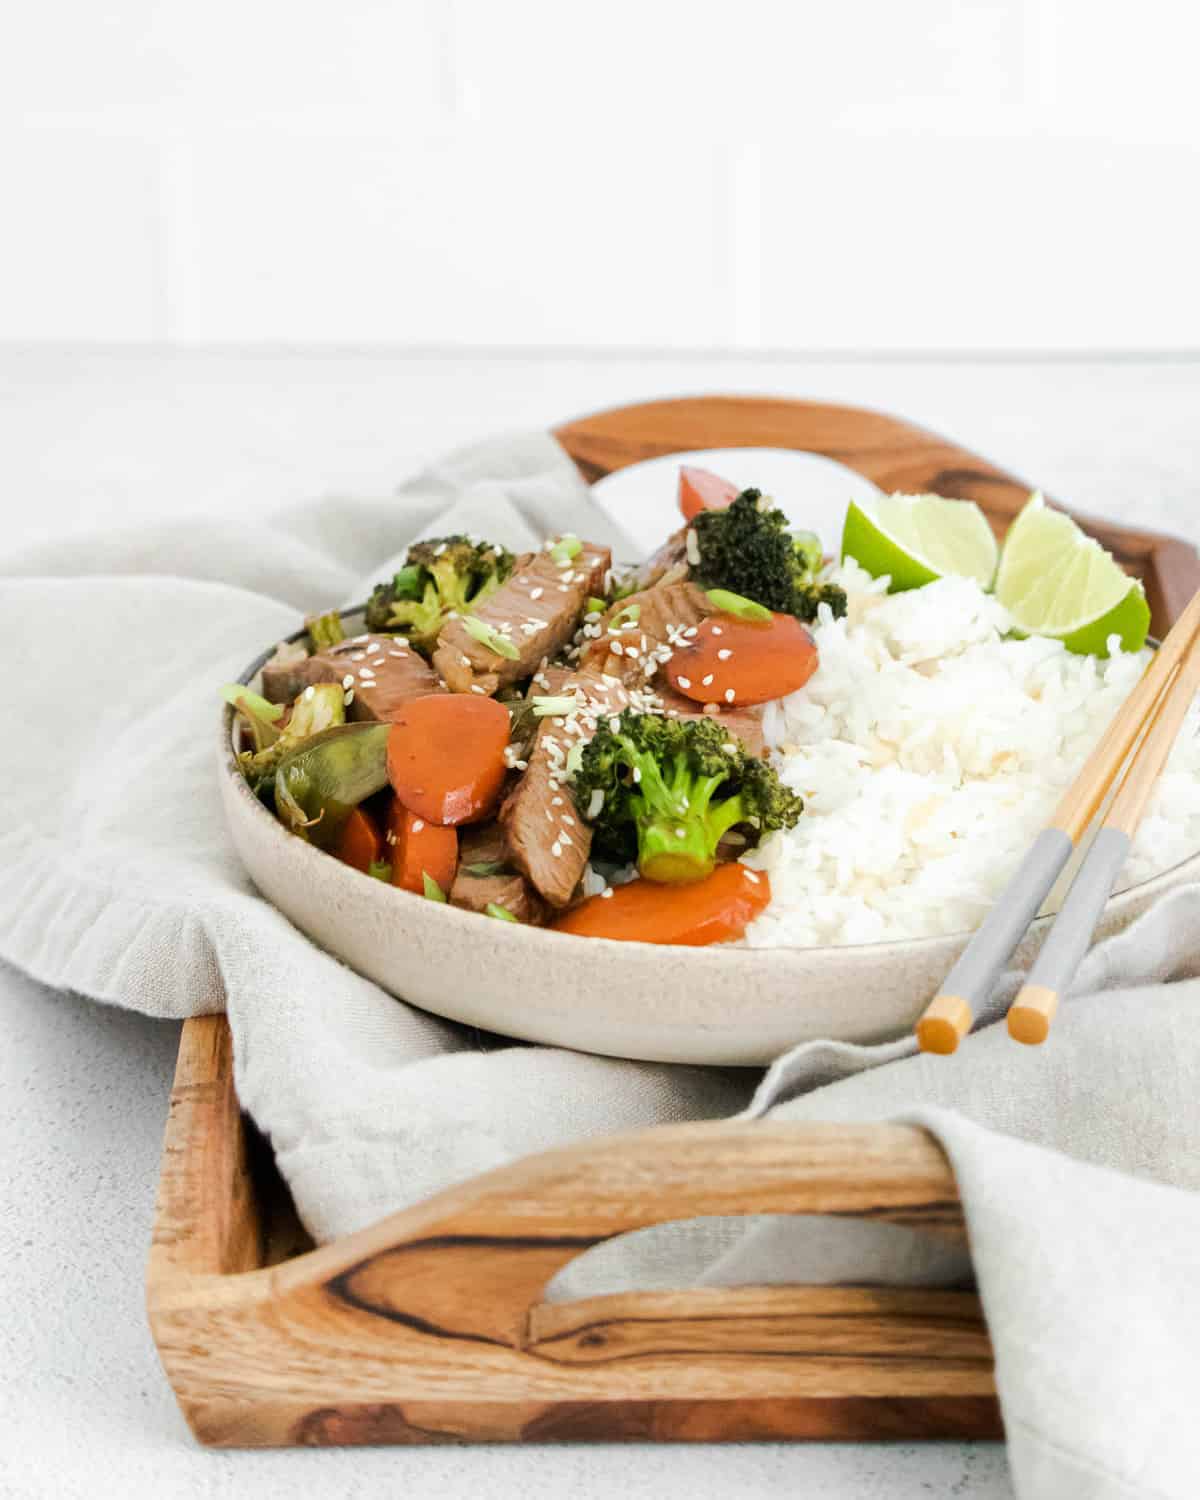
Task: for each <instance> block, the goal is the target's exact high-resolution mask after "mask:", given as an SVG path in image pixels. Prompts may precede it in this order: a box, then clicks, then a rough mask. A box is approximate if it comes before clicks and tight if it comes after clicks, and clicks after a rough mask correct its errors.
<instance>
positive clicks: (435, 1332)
mask: <svg viewBox="0 0 1200 1500" xmlns="http://www.w3.org/2000/svg"><path fill="white" fill-rule="evenodd" d="M185 1030H186V1031H187V1032H188V1033H189V1036H188V1041H187V1044H186V1045H185V1046H184V1047H183V1048H182V1049H181V1053H180V1060H179V1071H178V1076H177V1080H176V1087H175V1090H174V1092H173V1095H172V1107H171V1114H170V1118H169V1122H168V1130H167V1143H166V1148H165V1152H164V1172H163V1181H162V1186H161V1189H160V1195H159V1213H158V1219H157V1222H156V1228H155V1236H154V1243H153V1246H152V1250H151V1258H150V1268H149V1275H148V1305H149V1313H150V1321H151V1326H152V1329H153V1332H154V1337H155V1340H156V1342H157V1344H158V1348H159V1352H160V1355H161V1358H162V1361H163V1365H164V1368H165V1369H166V1371H167V1374H168V1376H169V1378H170V1380H171V1383H172V1385H173V1387H174V1388H175V1391H176V1394H177V1396H178V1398H179V1401H180V1405H181V1407H182V1409H183V1411H184V1414H185V1416H186V1417H187V1420H188V1422H189V1423H190V1424H191V1426H192V1429H193V1431H194V1432H195V1433H196V1435H197V1437H199V1438H200V1439H201V1441H203V1442H206V1443H212V1444H219V1445H254V1446H257V1445H270V1444H285V1443H318V1442H321V1443H324V1442H351V1443H352V1442H418V1441H420V1442H425V1441H448V1440H452V1439H464V1438H470V1439H478V1440H488V1441H499V1440H517V1439H522V1438H525V1439H529V1438H536V1439H538V1440H548V1439H551V1438H554V1439H566V1438H594V1437H599V1436H607V1437H646V1436H657V1437H663V1438H666V1437H670V1438H678V1439H685V1438H691V1439H696V1440H711V1439H713V1438H715V1437H725V1438H734V1437H737V1438H749V1437H756V1436H757V1437H764V1436H772V1437H778V1436H781V1435H790V1436H809V1437H828V1436H842V1437H845V1436H895V1435H897V1434H899V1433H904V1434H906V1435H909V1436H911V1435H914V1434H919V1433H927V1434H933V1433H938V1432H941V1433H944V1432H947V1431H952V1432H956V1433H960V1434H964V1435H965V1434H969V1433H970V1434H975V1435H995V1433H996V1432H997V1431H998V1417H997V1412H996V1405H995V1399H994V1384H993V1379H992V1372H991V1353H990V1348H989V1346H988V1342H987V1337H986V1332H985V1330H984V1327H983V1321H982V1314H981V1313H980V1310H979V1304H978V1301H977V1299H976V1298H975V1297H974V1296H973V1295H972V1294H971V1293H965V1292H964V1293H947V1292H923V1291H907V1290H904V1291H894V1290H892V1291H889V1290H887V1289H871V1288H837V1287H828V1288H827V1287H814V1288H792V1287H762V1288H747V1289H739V1290H737V1291H733V1292H713V1291H705V1290H699V1291H682V1292H656V1293H651V1294H628V1295H625V1296H622V1297H619V1298H600V1299H590V1300H589V1301H587V1302H581V1303H571V1304H565V1305H559V1304H546V1303H544V1302H543V1300H542V1297H543V1291H544V1288H545V1285H546V1283H547V1282H548V1281H549V1280H550V1278H551V1277H552V1276H553V1275H554V1274H555V1273H556V1272H557V1271H558V1270H560V1269H561V1268H562V1267H563V1266H564V1265H565V1264H566V1263H567V1262H568V1261H569V1260H571V1259H572V1258H573V1257H574V1256H575V1255H577V1254H579V1253H580V1252H581V1251H583V1250H585V1249H587V1248H589V1247H590V1246H592V1245H595V1244H599V1243H600V1242H601V1241H603V1240H605V1239H608V1238H610V1237H612V1236H614V1235H617V1234H621V1233H624V1232H626V1231H627V1230H631V1229H637V1228H643V1227H646V1226H647V1225H650V1224H655V1223H660V1222H663V1221H665V1220H668V1219H681V1218H689V1217H693V1216H695V1215H699V1214H736V1213H752V1212H753V1213H758V1212H762V1213H826V1214H829V1213H832V1214H847V1215H855V1216H861V1217H868V1218H879V1219H885V1220H887V1221H888V1222H893V1223H900V1224H906V1225H910V1226H920V1227H924V1228H926V1229H928V1230H930V1231H931V1232H934V1233H938V1234H945V1235H954V1236H958V1235H961V1233H962V1216H961V1211H960V1206H959V1203H958V1199H957V1195H956V1193H955V1188H954V1180H953V1175H952V1173H951V1171H950V1168H949V1165H948V1163H947V1162H946V1159H945V1157H944V1155H943V1154H942V1152H941V1151H940V1150H939V1148H938V1147H937V1146H936V1145H935V1143H934V1142H933V1141H932V1139H931V1138H930V1137H929V1136H927V1135H926V1134H925V1133H924V1132H922V1131H919V1130H914V1129H911V1128H909V1127H907V1126H893V1125H874V1126H855V1127H846V1126H835V1125H799V1124H784V1123H774V1122H769V1121H768V1122H759V1123H749V1122H738V1121H732V1122H718V1123H710V1124H696V1125H681V1126H669V1127H663V1128H660V1129H657V1130H653V1131H645V1132H639V1133H637V1134H635V1135H630V1136H624V1137H615V1138H609V1139H605V1140H599V1141H593V1142H588V1143H585V1144H583V1145H579V1146H574V1147H570V1148H566V1149H563V1150H560V1151H553V1152H547V1153H545V1154H543V1155H541V1156H536V1157H532V1158H528V1159H526V1160H524V1161H521V1162H518V1163H516V1164H514V1165H513V1166H510V1167H505V1168H502V1169H500V1170H498V1171H495V1172H490V1173H488V1174H486V1175H485V1176H483V1177H479V1178H476V1179H474V1180H473V1181H471V1182H468V1183H465V1184H463V1185H462V1186H460V1187H456V1188H453V1189H451V1190H449V1191H447V1192H445V1193H441V1194H438V1195H437V1196H436V1197H434V1198H432V1199H429V1200H428V1201H427V1202H425V1203H422V1204H419V1205H417V1206H416V1207H414V1208H411V1209H408V1210H406V1211H405V1212H403V1213H400V1214H396V1215H394V1216H392V1217H391V1218H389V1219H387V1220H385V1221H384V1222H383V1223H381V1224H378V1225H375V1226H372V1227H371V1228H369V1229H366V1230H364V1231H362V1232H361V1233H360V1234H356V1235H352V1236H349V1237H348V1238H346V1239H343V1240H341V1241H338V1242H337V1243H336V1244H333V1245H327V1246H325V1247H323V1248H321V1249H317V1250H312V1251H309V1252H308V1253H306V1254H303V1255H300V1256H297V1257H295V1258H293V1259H291V1260H288V1261H286V1262H283V1263H281V1264H278V1265H274V1266H272V1265H269V1264H267V1252H266V1244H267V1239H268V1235H267V1233H266V1228H265V1225H264V1223H263V1221H262V1220H260V1219H257V1218H255V1216H254V1215H253V1213H252V1212H251V1211H250V1208H251V1206H250V1204H249V1202H248V1191H247V1189H248V1184H249V1178H248V1177H247V1176H246V1175H245V1172H244V1132H243V1130H242V1127H241V1121H240V1117H239V1114H238V1111H237V1108H236V1099H235V1096H234V1092H233V1081H232V1070H231V1068H230V1065H229V1064H230V1059H229V1047H228V1041H227V1035H228V1034H227V1031H226V1030H225V1028H224V1023H223V1022H222V1021H221V1020H220V1019H219V1018H215V1017H214V1018H206V1019H205V1020H204V1021H201V1022H190V1023H189V1024H188V1027H187V1028H185ZM256 1256H257V1264H255V1258H256Z"/></svg>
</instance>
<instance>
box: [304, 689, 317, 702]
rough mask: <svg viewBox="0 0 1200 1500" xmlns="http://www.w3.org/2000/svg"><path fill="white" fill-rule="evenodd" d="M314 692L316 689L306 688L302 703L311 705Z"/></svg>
mask: <svg viewBox="0 0 1200 1500" xmlns="http://www.w3.org/2000/svg"><path fill="white" fill-rule="evenodd" d="M315 692H316V688H311V687H306V688H305V689H304V701H305V703H311V702H312V698H313V694H314V693H315Z"/></svg>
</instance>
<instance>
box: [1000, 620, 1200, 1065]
mask: <svg viewBox="0 0 1200 1500" xmlns="http://www.w3.org/2000/svg"><path fill="white" fill-rule="evenodd" d="M1198 688H1200V639H1196V640H1193V642H1192V646H1191V649H1190V651H1189V653H1188V655H1186V656H1185V657H1184V659H1183V661H1182V662H1181V663H1180V665H1179V667H1178V668H1177V669H1176V671H1175V673H1174V675H1173V677H1172V678H1171V681H1170V682H1169V683H1168V684H1167V687H1166V688H1165V689H1164V691H1163V694H1162V696H1161V697H1160V698H1159V700H1158V702H1157V704H1156V705H1155V707H1154V712H1153V715H1152V717H1151V719H1150V723H1149V724H1148V726H1147V728H1146V733H1145V734H1144V735H1143V737H1142V741H1141V743H1140V744H1139V745H1138V747H1137V749H1136V750H1135V752H1134V755H1133V759H1132V760H1131V761H1130V762H1129V765H1128V766H1127V767H1126V769H1125V772H1124V774H1123V775H1122V777H1121V781H1120V783H1119V785H1118V787H1117V793H1116V796H1115V797H1114V798H1113V800H1112V805H1111V806H1110V807H1109V809H1108V812H1107V813H1106V814H1105V817H1104V821H1103V822H1102V823H1101V825H1100V831H1099V833H1098V834H1097V835H1096V841H1095V843H1094V844H1093V845H1092V847H1091V848H1090V849H1089V850H1088V852H1087V855H1086V856H1085V858H1084V861H1083V864H1082V865H1080V867H1079V871H1078V873H1077V874H1076V876H1075V879H1074V880H1073V881H1072V882H1071V889H1070V890H1069V891H1068V893H1067V899H1066V900H1065V901H1064V902H1063V905H1062V909H1061V910H1060V911H1059V913H1058V916H1057V917H1056V918H1055V919H1054V925H1053V927H1051V929H1050V932H1049V934H1048V935H1047V937H1046V941H1045V943H1044V944H1043V945H1042V951H1041V952H1040V953H1039V954H1038V957H1037V961H1036V963H1035V964H1034V966H1033V968H1032V969H1031V970H1030V973H1029V978H1028V979H1027V980H1026V981H1025V984H1024V986H1023V987H1022V989H1021V992H1020V994H1019V995H1018V996H1017V998H1016V1000H1015V1001H1014V1002H1013V1004H1012V1006H1011V1007H1010V1008H1009V1012H1008V1034H1009V1036H1011V1037H1013V1038H1015V1040H1016V1041H1018V1042H1025V1043H1026V1044H1027V1045H1029V1046H1036V1045H1037V1044H1038V1043H1039V1042H1044V1041H1045V1040H1046V1037H1047V1036H1048V1035H1049V1032H1050V1023H1051V1022H1052V1021H1053V1020H1054V1013H1055V1011H1057V1009H1058V999H1059V996H1060V995H1061V994H1062V992H1063V991H1064V990H1065V989H1066V988H1067V986H1068V985H1069V984H1070V982H1071V979H1072V977H1073V976H1074V974H1075V970H1076V969H1077V968H1078V967H1079V963H1080V960H1081V959H1082V958H1083V955H1084V954H1085V953H1086V952H1087V950H1088V946H1089V944H1090V943H1091V941H1092V934H1093V933H1094V932H1095V930H1096V924H1097V922H1099V920H1100V916H1101V913H1102V912H1103V911H1104V907H1105V905H1106V904H1107V902H1108V898H1109V897H1110V896H1111V895H1112V891H1113V886H1114V885H1115V884H1116V881H1117V876H1118V875H1119V874H1120V873H1121V868H1122V866H1123V865H1124V863H1125V860H1126V859H1127V857H1128V855H1129V846H1130V844H1131V843H1132V842H1133V836H1134V834H1135V833H1136V832H1137V830H1138V825H1139V824H1140V823H1141V821H1142V815H1143V814H1144V813H1145V811H1146V804H1147V803H1148V802H1149V800H1150V794H1151V792H1153V790H1154V787H1155V785H1156V783H1157V781H1158V778H1159V776H1160V775H1161V774H1162V769H1163V767H1164V766H1165V765H1166V763H1167V757H1168V756H1169V755H1170V754H1171V750H1172V748H1173V746H1174V744H1175V741H1176V740H1177V739H1178V738H1179V731H1180V729H1181V728H1182V727H1183V722H1184V719H1185V718H1186V717H1187V712H1188V709H1189V708H1190V707H1191V704H1192V699H1193V698H1194V697H1195V696H1196V691H1197V689H1198Z"/></svg>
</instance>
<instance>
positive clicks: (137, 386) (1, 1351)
mask: <svg viewBox="0 0 1200 1500" xmlns="http://www.w3.org/2000/svg"><path fill="white" fill-rule="evenodd" d="M714 390H722V391H740V392H772V393H780V394H789V395H798V396H812V397H817V398H821V399H825V400H832V401H849V402H856V403H860V404H864V405H872V406H878V407H882V408H885V409H888V410H891V411H894V412H896V413H898V414H900V415H903V416H906V417H910V418H912V419H914V420H916V421H918V422H921V423H923V424H925V425H927V426H929V427H932V428H934V429H937V430H940V431H942V432H944V433H946V434H947V435H950V436H953V437H955V438H957V439H958V440H960V441H961V442H963V443H965V444H966V445H967V446H968V447H974V448H975V449H977V451H979V452H981V453H983V454H985V455H986V456H988V457H990V458H993V459H995V460H996V461H998V462H999V463H1000V464H1002V465H1004V466H1006V467H1008V468H1010V469H1012V470H1013V471H1015V472H1016V473H1018V474H1023V475H1025V476H1026V477H1027V478H1029V480H1030V481H1031V482H1034V483H1037V484H1040V485H1042V486H1044V487H1045V488H1046V489H1047V490H1048V491H1049V492H1050V493H1052V494H1054V495H1055V496H1057V497H1059V498H1061V499H1064V500H1068V501H1070V502H1071V503H1072V504H1074V505H1076V506H1078V507H1080V508H1083V509H1089V510H1092V511H1094V512H1098V513H1104V514H1109V515H1112V516H1114V517H1120V518H1122V519H1125V520H1131V521H1136V522H1137V523H1138V524H1143V525H1151V526H1159V527H1162V528H1165V529H1170V530H1174V531H1176V532H1180V533H1183V534H1186V535H1189V536H1195V535H1198V534H1200V505H1198V500H1200V424H1198V423H1197V422H1196V411H1197V410H1198V409H1200V365H1198V364H1192V363H1185V362H1178V363H1162V364H1152V363H1112V364H1080V363H1062V364H1059V363H1042V364H1024V363H1022V364H1015V363H997V364H971V363H956V364H947V363H938V362H920V363H896V362H884V363H868V362H844V361H838V362H829V363H823V364H814V363H811V362H810V363H803V362H798V361H782V360H777V361H769V362H768V361H762V360H754V361H749V360H737V359H731V358H716V357H714V358H711V359H699V358H698V359H691V360H687V361H680V360H678V359H668V358H662V359H656V358H638V359H633V358H625V357H606V358H603V359H588V358H586V357H583V356H580V357H578V358H566V357H559V356H556V357H553V358H547V359H544V360H534V359H530V358H527V357H522V358H517V357H513V358H511V359H510V358H500V357H491V358H486V357H470V356H467V355H461V356H439V357H432V356H428V357H422V358H412V357H408V358H406V357H403V356H399V355H397V356H389V355H386V354H370V355H362V356H356V355H352V354H334V353H304V352H298V353H287V354H270V353H261V352H255V353H236V352H222V353H216V352H214V353H204V354H170V355H163V354H159V355H154V354H146V353H111V354H110V353H103V352H95V351H90V352H73V351H56V352H27V351H11V352H3V351H0V432H2V433H3V451H4V458H5V482H4V485H3V487H2V489H0V519H3V521H4V534H5V538H6V542H5V547H6V550H7V548H8V547H12V546H18V545H20V544H21V543H22V542H25V541H42V540H47V539H52V538H54V537H57V536H62V535H64V534H66V533H68V532H74V531H79V530H85V529H90V528H92V527H100V526H103V527H113V526H120V525H124V524H129V523H134V522H137V521H141V520H146V519H150V518H165V517H178V516H183V515H187V514H197V513H200V514H206V515H209V516H213V517H219V516H221V515H230V514H235V513H238V512H240V511H242V510H243V509H248V508H251V507H252V508H255V509H259V510H261V511H263V512H267V511H270V510H271V509H272V508H274V507H276V506H278V505H281V504H284V503H287V502H289V501H292V500H296V499H300V498H305V497H309V496H312V495H315V494H321V493H329V494H336V493H367V494H383V493H386V492H387V490H388V489H389V488H390V487H391V485H392V484H394V483H395V481H396V480H397V479H398V478H400V477H401V476H402V475H403V474H405V473H406V472H407V471H408V470H409V469H411V468H412V467H413V466H414V465H415V464H417V463H419V462H421V461H422V460H423V459H425V458H428V457H431V456H433V455H434V454H436V453H437V452H438V451H439V450H440V449H443V448H445V447H448V446H450V445H453V444H455V443H458V442H464V441H468V440H470V439H471V438H473V437H477V436H481V435H483V434H484V433H487V432H490V431H497V430H502V429H504V428H511V427H515V426H524V425H543V424H550V423H552V422H554V421H557V420H560V419H562V418H564V417H566V416H569V415H572V414H577V413H580V412H583V411H587V410H590V409H594V408H596V407H600V406H605V405H610V404H615V403H618V402H623V401H629V400H634V399H640V398H647V397H650V396H662V395H670V394H685V393H690V392H701V391H714ZM177 1035H178V1028H177V1027H176V1026H173V1025H168V1024H165V1023H161V1022H160V1023H152V1022H149V1021H146V1020H144V1019H142V1018H141V1017H137V1016H131V1015H127V1014H124V1013H122V1012H119V1011H115V1010H111V1009H107V1008H102V1007H99V1006H95V1005H92V1004H89V1003H87V1002H84V1001H81V1000H79V999H77V998H75V997H72V996H63V995H56V994H52V993H49V992H46V991H43V990H41V989H39V987H38V986H36V985H34V984H33V983H31V982H30V981H28V980H26V979H25V978H23V977H22V976H20V975H17V974H15V973H13V972H12V971H11V970H7V969H3V968H0V1039H2V1045H0V1203H2V1204H3V1206H4V1211H3V1213H2V1214H0V1264H3V1265H4V1267H5V1296H4V1299H3V1300H4V1304H5V1309H6V1315H5V1317H4V1318H2V1319H0V1496H3V1497H4V1500H8V1497H21V1500H26V1497H28V1500H75V1497H84V1496H87V1497H91V1496H94V1495H97V1494H114V1495H116V1494H120V1495H122V1496H123V1497H125V1500H143V1497H145V1500H150V1497H154V1500H161V1497H163V1496H169V1497H171V1500H191V1497H195V1500H221V1497H226V1496H235V1495H236V1496H248V1497H260V1496H261V1497H263V1500H270V1497H275V1496H279V1497H281V1500H283V1497H286V1500H293V1497H294V1496H295V1495H297V1494H300V1495H320V1496H322V1497H323V1500H352V1497H360V1496H361V1497H366V1496H375V1495H383V1494H390V1493H392V1492H397V1493H400V1492H403V1493H404V1494H406V1495H408V1496H426V1495H428V1496H434V1495H437V1496H442V1497H447V1500H450V1497H455V1496H468V1495H470V1496H474V1495H477V1494H478V1493H479V1492H480V1490H481V1489H482V1488H484V1487H486V1489H487V1491H488V1492H490V1493H491V1494H493V1495H496V1496H503V1495H508V1494H513V1495H516V1494H518V1493H522V1494H524V1493H541V1494H550V1495H557V1494H563V1493H570V1494H572V1495H573V1496H574V1497H576V1500H589V1497H592V1496H608V1495H616V1494H620V1495H621V1496H623V1497H628V1500H635V1497H638V1496H655V1497H657V1496H661V1495H663V1494H667V1493H676V1492H678V1493H692V1494H696V1495H702V1496H704V1495H717V1494H720V1495H730V1496H734V1495H736V1496H739V1497H740V1496H759V1495H762V1496H766V1495H778V1494H781V1493H789V1492H790V1493H794V1494H803V1495H822V1496H829V1497H840V1496H846V1497H854V1500H884V1497H886V1500H917V1497H921V1500H926V1497H929V1496H951V1495H953V1496H966V1497H971V1500H1001V1497H1008V1496H1010V1495H1011V1488H1010V1485H1009V1481H1008V1474H1007V1467H1006V1464H1005V1461H1004V1453H1003V1449H1002V1448H1001V1447H999V1446H998V1445H994V1444H959V1443H937V1444H924V1445H916V1444H886V1445H873V1446H867V1445H850V1444H820V1445H797V1446H783V1445H774V1444H769V1445H739V1446H729V1447H723V1448H712V1447H703V1448H699V1447H685V1446H672V1447H661V1446H659V1447H650V1446H644V1447H633V1448H619V1447H616V1446H596V1445H591V1446H586V1447H573V1448H557V1449H556V1448H549V1447H541V1448H521V1449H497V1448H489V1449H461V1448H430V1449H392V1450H358V1451H342V1452H339V1451H321V1452H318V1451H310V1452H296V1453H221V1454H213V1453H206V1452H202V1451H201V1450H199V1449H197V1448H196V1447H195V1446H194V1444H193V1443H192V1441H191V1439H190V1437H189V1436H188V1434H187V1431H186V1429H185V1427H184V1425H183V1422H182V1420H181V1419H180V1417H179V1415H178V1412H177V1410H176V1408H175V1404H174V1401H173V1398H172V1396H171V1394H170V1391H169V1389H168V1388H167V1386H166V1383H165V1381H164V1380H163V1377H162V1374H161V1371H160V1370H159V1367H158V1364H157V1361H156V1358H155V1354H154V1348H153V1345H152V1344H151V1341H150V1337H149V1333H148V1331H147V1329H146V1324H145V1318H144V1314H143V1306H142V1274H143V1263H144V1257H145V1250H146V1244H147V1238H148V1235H149V1229H150V1220H151V1211H152V1206H153V1197H154V1185H155V1180H156V1176H157V1169H158V1151H159V1145H160V1139H161V1133H162V1125H163V1120H164V1116H165V1110H166V1100H167V1093H168V1089H169V1085H170V1077H171V1071H172V1066H173V1061H174V1053H175V1047H176V1042H177Z"/></svg>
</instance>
